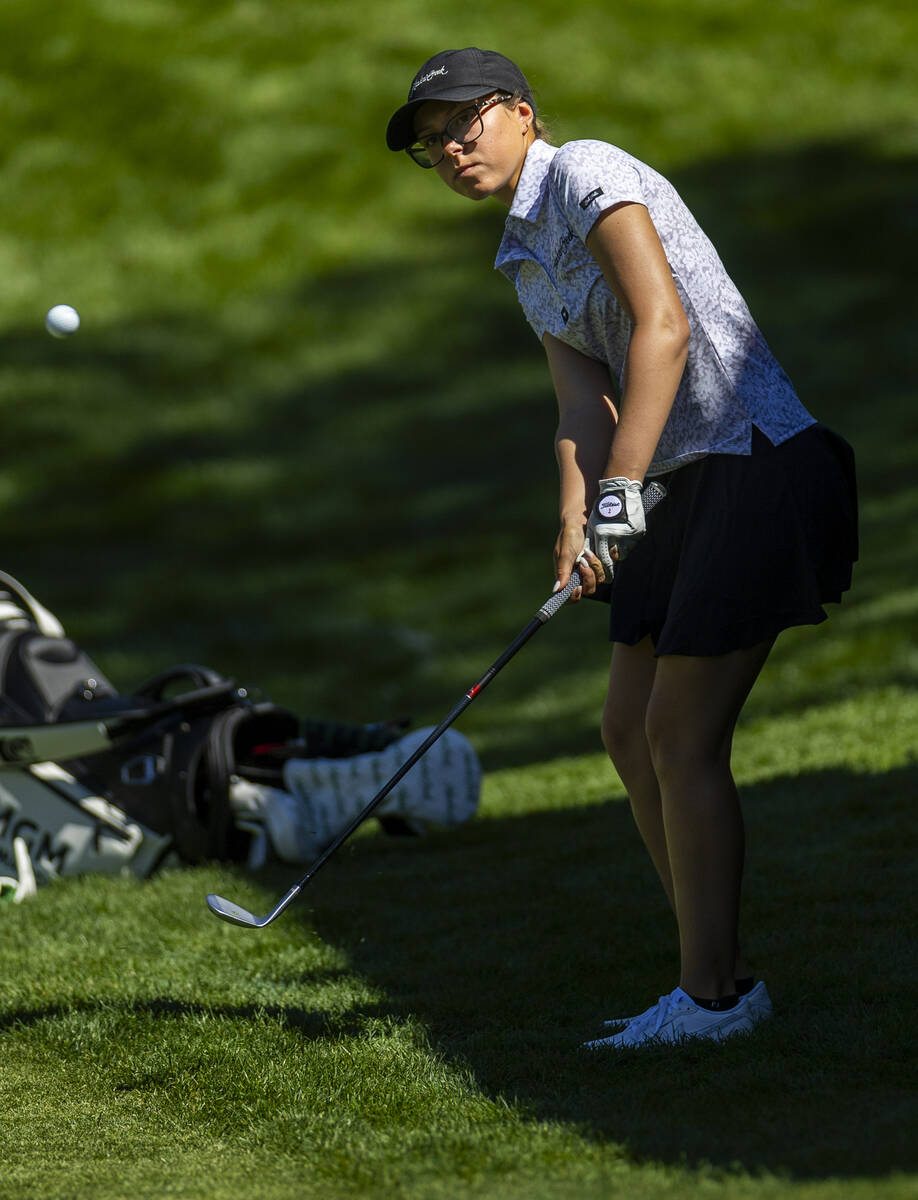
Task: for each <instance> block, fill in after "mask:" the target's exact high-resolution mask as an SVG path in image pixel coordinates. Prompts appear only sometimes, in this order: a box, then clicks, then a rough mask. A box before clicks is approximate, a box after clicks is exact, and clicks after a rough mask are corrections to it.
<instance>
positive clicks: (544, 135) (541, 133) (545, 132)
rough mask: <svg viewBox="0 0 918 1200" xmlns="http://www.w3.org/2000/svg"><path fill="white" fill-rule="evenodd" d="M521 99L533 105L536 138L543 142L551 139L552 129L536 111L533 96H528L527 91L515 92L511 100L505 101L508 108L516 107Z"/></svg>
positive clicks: (533, 127)
mask: <svg viewBox="0 0 918 1200" xmlns="http://www.w3.org/2000/svg"><path fill="white" fill-rule="evenodd" d="M521 100H525V101H526V103H527V104H529V105H531V106H532V131H533V133H534V134H535V136H536V140H537V141H542V142H548V141H551V130H550V129H549V128H548V126H547V125H546V123H545V122H544V121H543V120H542V118H541V117H540V116H539V114H538V113H537V112H536V109H535V104H534V103H533V100H532V97H531V96H528V95H527V94H526V93H525V92H514V93H513V95H512V96H511V97H510V99H509V100H505V101H504V104H505V105H506V106H507V108H516V106H517V105H518V104H519V102H520V101H521Z"/></svg>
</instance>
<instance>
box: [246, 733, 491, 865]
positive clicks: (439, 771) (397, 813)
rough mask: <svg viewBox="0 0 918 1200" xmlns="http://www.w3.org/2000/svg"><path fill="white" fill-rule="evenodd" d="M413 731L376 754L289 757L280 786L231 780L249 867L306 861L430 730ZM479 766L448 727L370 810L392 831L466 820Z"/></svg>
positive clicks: (473, 804) (476, 793)
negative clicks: (248, 842) (248, 837)
mask: <svg viewBox="0 0 918 1200" xmlns="http://www.w3.org/2000/svg"><path fill="white" fill-rule="evenodd" d="M431 732H432V731H431V729H430V728H426V729H415V730H412V732H411V733H408V734H406V735H405V736H404V737H400V738H398V739H397V740H395V741H393V742H392V743H391V744H390V745H388V746H386V747H385V748H384V749H382V750H376V751H370V752H368V753H364V754H355V755H353V756H352V757H350V758H324V757H317V758H291V759H289V760H288V761H287V762H286V763H285V764H284V767H283V776H282V780H280V781H278V786H267V785H263V784H259V783H256V782H253V781H251V780H248V779H245V778H239V777H237V778H236V779H235V780H234V782H233V784H232V786H231V788H230V803H231V805H232V807H233V812H234V817H235V822H236V825H237V827H238V828H240V829H245V830H247V831H248V832H250V833H251V834H252V836H253V841H252V846H251V851H250V855H249V866H250V867H253V868H254V867H258V866H260V865H261V864H262V863H263V862H264V861H265V860H266V859H267V858H269V857H272V856H273V857H277V858H279V859H281V860H282V861H284V862H290V863H300V862H309V861H311V860H312V859H313V858H315V857H316V856H317V855H318V854H320V853H321V852H322V850H324V849H325V847H326V846H327V845H329V843H330V842H331V841H333V839H334V838H335V837H336V836H337V834H339V833H340V832H341V831H342V830H343V829H344V828H345V827H346V826H347V825H349V824H350V823H351V821H353V819H354V818H355V817H356V816H358V815H359V813H361V812H362V811H363V809H364V808H366V806H367V805H368V804H369V802H370V801H371V800H372V799H373V797H374V796H375V795H376V794H377V793H378V792H379V790H380V789H381V788H382V787H384V786H385V784H386V781H387V780H389V779H391V778H392V776H393V775H395V773H396V772H397V771H398V769H399V768H400V767H401V766H402V765H403V764H404V763H405V762H406V761H407V760H408V758H410V756H411V755H412V754H413V753H414V751H415V750H416V749H417V748H418V747H419V746H420V745H421V744H422V743H423V742H424V741H425V739H426V738H427V737H428V735H429V734H430V733H431ZM480 793H481V764H480V762H479V760H478V756H477V754H476V753H475V750H474V748H473V746H472V744H471V742H470V741H469V740H468V738H466V737H465V736H463V734H461V733H459V732H458V730H455V729H448V730H447V731H446V732H445V733H444V734H443V736H442V737H441V738H440V739H439V740H438V741H436V742H435V743H434V744H433V746H431V748H430V750H428V752H427V753H426V754H425V755H424V756H423V757H422V758H421V759H420V760H419V761H418V762H417V763H416V764H415V765H414V766H413V767H412V768H411V770H410V771H409V772H408V773H407V774H406V775H405V777H404V778H403V779H402V780H401V781H400V782H399V783H398V784H397V786H396V787H395V788H393V790H392V791H391V792H390V793H389V795H388V796H387V797H386V798H385V800H384V801H383V802H382V803H381V804H380V805H379V807H378V808H377V809H375V810H374V812H373V816H374V817H377V818H378V819H379V821H380V823H381V824H382V826H383V828H384V829H386V830H387V831H388V832H393V833H416V834H417V833H423V832H424V831H425V830H426V828H427V827H428V826H440V827H449V826H455V825H460V824H462V823H463V822H465V821H468V820H469V819H470V818H471V817H472V816H474V814H475V812H476V811H477V809H478V801H479V797H480Z"/></svg>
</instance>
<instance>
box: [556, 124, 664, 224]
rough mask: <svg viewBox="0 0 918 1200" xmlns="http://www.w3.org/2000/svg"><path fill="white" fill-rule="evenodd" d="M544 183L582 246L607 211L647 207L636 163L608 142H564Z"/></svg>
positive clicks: (628, 155)
mask: <svg viewBox="0 0 918 1200" xmlns="http://www.w3.org/2000/svg"><path fill="white" fill-rule="evenodd" d="M548 180H549V182H548V186H549V188H550V190H551V194H552V196H553V197H554V199H555V201H556V203H557V204H558V205H559V207H560V208H561V210H562V211H563V213H564V215H565V217H566V218H567V222H568V224H569V225H570V227H571V229H572V230H573V231H574V233H575V234H576V235H577V237H578V238H580V240H581V241H582V242H585V241H586V239H587V235H588V234H589V232H590V230H591V229H592V228H593V226H594V225H595V224H596V220H597V218H598V217H599V216H600V214H601V213H603V212H605V210H606V209H607V208H612V207H614V205H616V204H624V203H636V204H643V205H645V207H646V206H647V200H646V199H645V195H644V185H643V180H642V179H641V173H640V169H639V164H638V162H637V160H636V159H634V158H632V157H631V155H630V154H626V153H625V152H624V150H619V149H618V147H617V146H611V145H609V143H608V142H593V141H581V142H568V143H567V144H566V145H564V146H562V147H561V149H560V150H559V151H558V153H557V154H556V155H555V157H554V158H553V159H552V163H551V167H550V169H549V176H548Z"/></svg>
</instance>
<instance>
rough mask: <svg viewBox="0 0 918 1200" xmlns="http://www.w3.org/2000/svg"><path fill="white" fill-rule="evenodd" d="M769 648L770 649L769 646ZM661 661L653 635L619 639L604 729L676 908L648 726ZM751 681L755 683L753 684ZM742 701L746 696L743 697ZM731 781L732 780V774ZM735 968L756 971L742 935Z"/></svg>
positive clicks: (739, 973)
mask: <svg viewBox="0 0 918 1200" xmlns="http://www.w3.org/2000/svg"><path fill="white" fill-rule="evenodd" d="M765 653H767V649H766V650H765ZM659 661H660V660H658V659H656V658H654V652H653V645H652V643H651V641H650V639H649V638H645V639H644V641H642V642H640V643H639V644H638V645H637V646H625V645H622V644H616V646H615V648H614V651H613V655H612V665H611V668H610V671H609V692H608V696H607V698H606V704H605V709H604V711H603V723H602V732H603V742H604V744H605V746H606V749H607V751H608V752H609V756H610V758H611V759H612V762H613V765H614V766H615V769H616V771H617V772H618V775H619V777H620V778H621V780H622V783H623V784H624V785H625V789H626V790H627V792H628V798H629V800H630V802H631V811H632V813H633V815H634V821H635V824H636V825H637V828H638V832H639V833H640V835H641V838H642V840H643V842H644V845H645V846H646V847H647V851H648V853H649V854H650V858H651V861H652V862H653V865H654V867H655V868H656V872H657V875H658V876H659V878H660V883H661V884H662V886H663V890H664V892H665V893H666V897H667V899H668V900H669V904H670V907H671V908H672V910H673V912H674V913H675V912H676V911H677V909H676V900H675V895H674V890H673V877H672V870H671V868H670V858H669V849H668V847H667V838H666V829H665V826H664V821H663V805H662V797H661V794H660V784H659V781H658V779H657V774H656V770H655V767H654V763H653V759H652V757H651V751H650V743H649V742H648V739H647V732H646V723H647V709H648V706H649V704H650V698H651V694H652V693H653V691H654V684H655V681H656V677H657V665H658V662H659ZM691 661H693V662H694V661H700V662H706V661H715V662H716V661H718V660H716V659H715V660H705V659H701V660H694V659H692V660H691ZM756 673H757V672H756ZM751 686H752V685H751V683H750V684H749V687H751ZM747 691H748V689H747ZM743 699H745V696H744V697H743ZM692 704H693V705H695V704H697V697H694V698H693V700H692ZM741 706H742V700H740V707H741ZM738 712H739V709H738V708H737V713H738ZM735 721H736V714H734V716H733V724H735ZM731 735H732V725H731V727H730V731H729V734H728V737H727V746H726V750H727V768H728V773H729V738H730V736H731ZM730 784H731V785H732V778H731V779H730ZM734 796H735V790H734ZM732 972H733V975H732V977H735V978H736V979H744V978H746V977H748V976H750V975H751V974H752V972H751V970H750V969H749V967H748V965H747V963H746V962H745V960H744V959H743V955H742V951H741V949H740V946H739V942H738V941H737V943H736V946H735V950H734V962H733V967H732ZM732 977H731V978H732ZM727 990H728V991H731V992H732V991H733V987H732V986H730V987H729V988H728V989H727ZM693 994H694V995H705V996H706V995H708V992H699V991H696V992H695V993H693ZM718 994H722V993H711V996H712V998H713V997H714V996H715V995H718Z"/></svg>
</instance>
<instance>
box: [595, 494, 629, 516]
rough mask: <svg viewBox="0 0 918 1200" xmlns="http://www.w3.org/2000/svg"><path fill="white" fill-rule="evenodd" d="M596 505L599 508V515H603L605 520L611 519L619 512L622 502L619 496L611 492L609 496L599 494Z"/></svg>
mask: <svg viewBox="0 0 918 1200" xmlns="http://www.w3.org/2000/svg"><path fill="white" fill-rule="evenodd" d="M596 507H597V509H598V510H599V515H600V516H601V517H605V518H606V520H611V519H612V518H613V517H617V516H619V515H620V514H621V511H622V508H623V507H624V505H623V504H622V498H621V496H617V495H615V494H614V493H613V494H612V495H609V496H601V497H600V499H599V504H598V505H597V506H596Z"/></svg>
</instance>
